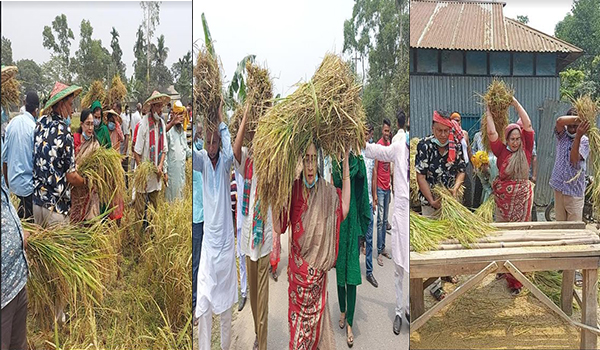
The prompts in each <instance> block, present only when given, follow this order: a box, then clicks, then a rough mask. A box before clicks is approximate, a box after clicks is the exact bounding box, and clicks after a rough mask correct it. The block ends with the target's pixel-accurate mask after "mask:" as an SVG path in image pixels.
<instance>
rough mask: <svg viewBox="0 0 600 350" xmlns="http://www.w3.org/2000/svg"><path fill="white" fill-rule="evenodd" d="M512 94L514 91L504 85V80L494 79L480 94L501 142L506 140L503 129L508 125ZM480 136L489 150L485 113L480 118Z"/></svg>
mask: <svg viewBox="0 0 600 350" xmlns="http://www.w3.org/2000/svg"><path fill="white" fill-rule="evenodd" d="M514 94H515V91H514V90H513V89H512V88H511V87H509V86H508V85H506V83H504V81H502V80H497V79H494V80H493V81H492V83H491V84H490V85H489V87H488V91H487V92H486V94H485V95H483V96H481V98H482V99H483V102H484V106H486V105H487V106H488V107H489V108H490V112H491V113H492V118H493V119H494V125H495V126H496V131H497V132H498V137H500V140H502V142H506V141H505V140H504V129H505V128H506V126H507V125H508V109H509V108H510V105H511V104H512V103H513V96H514ZM481 137H482V138H483V139H482V140H483V145H484V146H485V148H486V150H488V151H491V148H490V140H489V139H488V136H487V122H486V116H485V113H483V117H482V119H481Z"/></svg>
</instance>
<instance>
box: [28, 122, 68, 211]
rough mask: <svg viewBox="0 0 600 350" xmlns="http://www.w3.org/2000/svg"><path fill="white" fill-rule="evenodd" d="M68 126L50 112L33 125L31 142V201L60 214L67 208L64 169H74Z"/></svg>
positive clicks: (65, 173) (66, 183)
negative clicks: (32, 188) (32, 189)
mask: <svg viewBox="0 0 600 350" xmlns="http://www.w3.org/2000/svg"><path fill="white" fill-rule="evenodd" d="M74 151H75V147H74V143H73V135H72V134H71V129H70V128H69V127H68V126H67V124H66V123H65V122H64V120H63V118H62V117H61V116H59V115H58V114H55V113H54V112H52V114H50V115H45V116H43V117H42V118H40V120H39V122H38V123H37V124H36V126H35V131H34V146H33V183H34V191H33V204H36V205H39V206H41V207H44V208H46V209H48V210H50V211H54V212H57V213H60V214H63V215H68V213H69V209H70V208H71V185H70V184H69V183H68V182H67V173H70V172H73V171H75V152H74Z"/></svg>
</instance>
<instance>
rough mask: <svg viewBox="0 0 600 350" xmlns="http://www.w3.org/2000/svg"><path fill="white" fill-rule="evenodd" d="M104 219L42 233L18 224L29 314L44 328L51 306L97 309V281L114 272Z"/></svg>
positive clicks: (36, 227) (29, 225)
mask: <svg viewBox="0 0 600 350" xmlns="http://www.w3.org/2000/svg"><path fill="white" fill-rule="evenodd" d="M111 225H113V224H112V223H111V222H110V220H103V216H99V217H97V218H94V219H92V220H90V221H87V222H86V223H85V225H78V226H74V225H59V226H52V227H49V228H42V227H41V226H39V225H36V224H33V223H29V222H23V229H24V230H26V231H29V232H30V236H29V239H28V240H27V249H26V250H27V259H28V261H29V272H30V277H29V279H28V282H27V284H28V293H27V294H28V296H29V309H30V312H31V313H32V314H33V315H36V317H39V318H43V319H44V322H43V323H44V324H45V325H47V326H49V325H50V324H52V319H53V316H54V311H53V310H54V308H53V306H54V305H55V302H56V301H57V300H63V301H65V302H67V304H70V305H72V306H75V303H83V304H84V305H86V306H95V305H99V303H100V302H101V300H102V298H103V295H104V293H105V291H106V289H105V286H104V283H103V281H106V280H107V277H108V276H110V275H111V274H112V273H113V272H114V271H116V269H117V265H116V254H115V253H114V248H113V246H112V244H111V237H110V236H111V235H110V234H107V232H111V230H110V229H109V227H110V226H111Z"/></svg>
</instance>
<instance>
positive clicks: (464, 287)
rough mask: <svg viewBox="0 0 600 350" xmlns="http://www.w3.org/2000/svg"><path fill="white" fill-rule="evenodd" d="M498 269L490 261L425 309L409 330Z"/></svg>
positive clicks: (414, 329)
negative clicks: (440, 299)
mask: <svg viewBox="0 0 600 350" xmlns="http://www.w3.org/2000/svg"><path fill="white" fill-rule="evenodd" d="M497 269H498V264H496V262H495V261H494V262H492V263H490V264H489V265H488V266H486V267H485V268H484V269H483V270H481V271H479V273H478V274H476V275H475V276H473V277H471V278H470V279H469V280H467V281H466V282H465V283H463V284H462V285H460V286H458V287H457V288H456V289H455V290H454V291H453V292H452V293H450V294H449V295H447V296H446V297H445V298H444V299H442V301H440V302H439V303H437V304H435V305H434V306H433V307H432V308H431V309H429V310H427V312H425V313H424V314H423V315H421V316H420V317H419V318H417V319H416V320H415V321H414V322H412V323H411V324H410V331H411V332H414V331H417V330H418V329H419V328H421V326H423V325H424V324H425V323H426V322H427V321H428V320H429V319H430V318H431V317H432V316H433V315H435V314H436V313H437V312H438V311H440V310H441V309H443V308H444V307H445V306H447V305H450V304H451V303H452V302H453V301H454V300H456V299H457V298H458V297H460V296H461V295H463V294H465V293H466V292H468V291H469V290H470V289H471V288H473V287H474V286H476V285H477V284H478V283H479V282H481V281H482V280H483V279H484V278H485V277H486V276H487V275H489V274H490V273H492V272H494V271H496V270H497Z"/></svg>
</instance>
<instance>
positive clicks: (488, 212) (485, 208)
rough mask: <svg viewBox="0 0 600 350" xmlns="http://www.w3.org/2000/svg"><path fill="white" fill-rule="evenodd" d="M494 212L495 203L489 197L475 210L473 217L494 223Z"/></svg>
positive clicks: (491, 197) (492, 198)
mask: <svg viewBox="0 0 600 350" xmlns="http://www.w3.org/2000/svg"><path fill="white" fill-rule="evenodd" d="M494 212H496V202H495V201H494V197H493V196H490V197H489V198H488V199H487V200H486V201H485V202H484V203H483V204H482V205H480V206H479V208H477V209H476V210H475V215H477V216H478V217H480V218H481V220H483V221H484V222H487V223H490V224H491V223H493V222H494Z"/></svg>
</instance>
